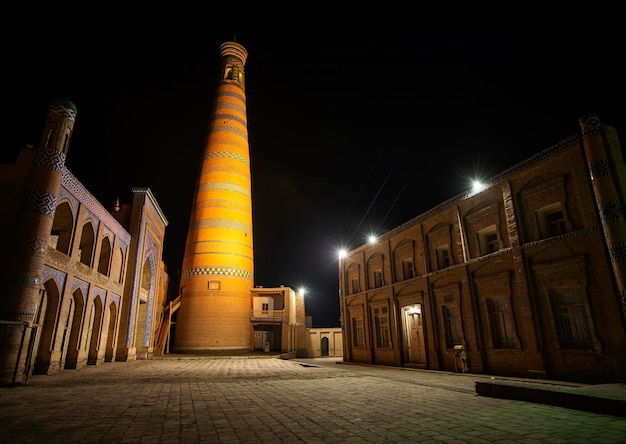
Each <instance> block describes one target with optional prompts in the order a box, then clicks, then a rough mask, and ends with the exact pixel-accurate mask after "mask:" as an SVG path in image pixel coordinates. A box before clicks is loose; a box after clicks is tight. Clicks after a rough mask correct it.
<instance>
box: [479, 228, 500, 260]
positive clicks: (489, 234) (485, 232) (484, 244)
mask: <svg viewBox="0 0 626 444" xmlns="http://www.w3.org/2000/svg"><path fill="white" fill-rule="evenodd" d="M478 245H479V247H480V255H481V256H484V255H486V254H491V253H495V252H496V251H498V250H499V249H500V244H499V242H498V231H497V230H496V226H495V225H490V226H488V227H486V228H483V229H482V230H480V231H479V232H478Z"/></svg>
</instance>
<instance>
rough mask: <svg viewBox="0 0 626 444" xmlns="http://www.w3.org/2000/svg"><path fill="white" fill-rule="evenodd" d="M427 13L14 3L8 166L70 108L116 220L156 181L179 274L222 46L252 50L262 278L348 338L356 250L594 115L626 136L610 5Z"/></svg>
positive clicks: (79, 173) (251, 112)
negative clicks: (300, 293) (50, 113)
mask: <svg viewBox="0 0 626 444" xmlns="http://www.w3.org/2000/svg"><path fill="white" fill-rule="evenodd" d="M420 12H421V13H420V14H418V15H415V13H414V12H409V11H408V10H407V11H404V10H398V11H394V12H387V11H385V9H384V8H383V9H382V10H377V11H374V12H371V13H370V12H368V11H367V10H365V11H363V10H362V11H350V12H343V13H342V12H341V11H339V13H338V12H337V10H333V11H325V10H322V9H315V10H313V9H306V8H304V9H302V10H301V11H300V12H298V13H294V12H287V11H285V10H277V9H248V10H242V9H233V8H231V9H223V10H218V9H208V8H205V9H204V10H202V9H193V8H182V7H180V8H175V7H169V8H165V7H163V8H161V9H159V8H158V7H153V8H152V9H151V10H136V11H132V10H127V9H126V10H125V11H124V14H125V15H123V16H122V15H120V11H119V10H114V11H104V12H103V11H96V10H95V9H93V10H91V11H89V12H85V13H81V11H76V10H73V11H72V12H71V13H69V15H67V14H68V13H67V11H65V10H61V11H60V10H59V9H58V6H55V7H54V8H52V7H50V10H48V11H40V12H39V13H38V14H36V15H33V12H32V11H19V10H18V11H17V12H14V14H13V16H11V17H9V16H7V20H9V21H10V22H11V26H8V27H4V29H3V31H2V36H3V47H4V51H3V67H4V70H3V72H4V74H5V76H3V77H4V85H5V88H6V90H7V91H6V94H8V97H7V98H5V109H4V113H3V115H4V119H3V127H4V134H5V135H7V137H6V138H5V140H4V143H3V153H2V154H3V159H10V158H11V156H12V153H13V152H14V150H15V149H17V148H19V147H21V146H24V145H25V144H27V143H32V144H37V143H38V140H39V136H40V134H41V130H42V125H43V122H44V119H45V115H46V113H47V110H48V105H49V103H50V102H52V101H53V100H55V99H57V98H60V97H68V98H69V99H70V100H72V101H73V102H74V103H75V104H76V106H77V108H78V115H77V120H76V125H75V132H74V136H73V138H72V141H71V145H70V150H69V154H68V158H67V163H66V165H67V167H68V168H69V169H70V171H71V172H72V173H73V174H74V175H75V176H76V177H77V178H78V179H79V180H80V181H81V182H82V183H83V184H84V185H85V186H86V187H87V189H88V190H89V191H90V192H91V193H92V194H93V195H94V196H95V197H96V198H97V199H98V200H100V201H101V202H102V203H103V205H105V206H106V207H108V208H112V206H113V204H114V203H115V200H116V198H118V197H119V198H120V199H121V200H122V202H125V203H130V202H131V201H132V191H131V188H132V187H136V186H137V187H144V186H145V187H149V188H150V189H151V190H152V192H153V193H154V195H155V197H156V199H157V201H158V202H159V204H160V205H161V207H162V209H163V211H164V213H165V215H166V217H167V219H168V221H169V226H168V227H167V230H166V238H165V239H166V241H165V252H164V260H165V263H166V265H167V267H168V270H169V271H170V273H174V271H175V270H177V269H179V268H180V265H181V263H182V255H183V251H184V245H185V236H186V230H187V223H188V219H189V211H190V208H191V201H192V198H193V192H194V184H195V180H196V173H197V165H198V161H199V159H200V157H201V155H202V152H203V149H204V139H205V135H206V129H207V124H208V122H209V116H210V113H211V105H212V101H213V94H214V91H215V86H216V80H217V75H218V72H217V70H218V67H219V45H220V44H221V43H222V42H224V41H227V40H232V39H233V38H236V40H237V41H238V42H239V43H241V44H242V45H243V46H244V47H245V48H246V49H247V50H248V53H249V57H248V61H247V63H246V75H247V84H246V94H247V100H248V105H247V110H248V131H249V142H250V154H251V160H252V179H253V211H254V236H255V237H254V245H255V284H256V285H263V286H265V287H271V286H278V285H281V284H283V285H286V286H290V287H293V288H294V289H297V288H299V287H300V286H305V287H306V288H307V290H308V292H307V296H306V308H307V314H309V315H311V316H313V325H314V326H316V327H330V326H339V302H338V296H337V288H338V281H337V257H336V251H337V249H338V248H339V247H340V246H348V247H356V246H358V245H360V244H362V243H363V242H364V239H365V236H366V235H367V234H369V233H370V231H373V232H382V231H384V230H385V229H390V228H394V227H396V226H398V225H400V224H401V223H404V222H406V221H408V220H410V219H411V218H413V217H415V216H418V215H419V214H421V213H423V212H425V211H426V210H428V209H429V208H432V207H433V206H435V205H436V204H438V203H440V202H442V201H444V200H446V199H448V198H451V197H453V196H455V195H457V194H459V193H461V192H463V191H465V190H466V189H467V188H468V186H469V181H470V180H471V179H472V178H474V177H478V178H489V177H491V176H493V175H495V174H497V173H498V172H500V171H502V170H504V169H506V168H508V167H510V166H512V165H514V164H516V163H518V162H520V161H522V160H524V159H526V158H527V157H530V156H531V155H533V154H535V153H537V152H539V151H541V150H543V149H545V148H548V147H549V146H551V145H553V144H555V143H557V142H559V141H561V140H563V139H565V138H567V137H569V136H571V135H573V134H576V133H577V132H578V130H579V126H578V118H579V117H581V116H584V115H586V114H590V113H596V114H597V115H599V117H600V119H601V121H602V122H603V123H605V124H609V125H613V126H615V127H616V128H617V130H618V132H622V133H623V134H626V111H625V105H626V77H625V74H626V65H625V63H626V62H625V59H624V51H623V48H622V47H621V46H620V43H619V41H618V37H620V38H621V36H620V33H621V32H622V31H621V29H622V26H621V25H619V24H618V23H617V19H614V20H613V19H612V18H611V17H613V16H614V15H613V14H610V11H605V10H603V11H598V12H597V13H594V11H593V10H591V11H589V10H585V11H581V13H580V14H579V16H577V17H574V16H566V15H564V14H563V13H561V12H559V13H558V14H555V15H554V16H553V17H547V16H546V15H545V14H544V13H542V14H541V15H538V14H535V13H534V12H533V11H527V12H520V11H506V12H505V11H497V10H491V11H489V12H490V15H486V16H482V18H481V14H480V13H481V11H474V13H476V14H475V15H476V17H471V16H469V15H465V14H463V13H462V12H459V11H457V14H450V13H449V12H448V13H440V14H433V13H431V12H429V13H425V11H423V10H421V11H420ZM454 15H456V17H455V18H453V16H454ZM539 19H540V20H541V21H539ZM614 22H615V23H614Z"/></svg>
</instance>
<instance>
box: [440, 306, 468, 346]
mask: <svg viewBox="0 0 626 444" xmlns="http://www.w3.org/2000/svg"><path fill="white" fill-rule="evenodd" d="M441 311H442V315H443V327H444V336H445V341H446V348H454V346H455V345H459V344H463V336H462V335H461V318H460V317H459V309H458V307H448V306H444V307H441Z"/></svg>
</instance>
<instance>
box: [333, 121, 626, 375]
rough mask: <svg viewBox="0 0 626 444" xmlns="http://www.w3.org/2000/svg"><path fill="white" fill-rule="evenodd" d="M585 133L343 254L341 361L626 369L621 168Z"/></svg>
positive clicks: (617, 156) (609, 136)
mask: <svg viewBox="0 0 626 444" xmlns="http://www.w3.org/2000/svg"><path fill="white" fill-rule="evenodd" d="M580 128H581V132H580V134H578V135H574V136H572V137H570V138H568V139H565V140H563V141H562V142H560V143H558V144H556V145H554V146H552V147H550V148H548V149H546V150H544V151H542V152H540V153H538V154H537V155H535V156H533V157H531V158H529V159H527V160H525V161H524V162H521V163H519V164H518V165H515V166H513V167H511V168H509V169H508V170H506V171H503V172H502V173H500V174H498V175H497V176H495V177H493V178H492V179H491V180H490V181H489V182H488V183H487V184H485V186H484V188H483V189H482V190H473V191H471V192H468V193H464V194H462V195H458V196H456V197H453V198H451V199H449V200H448V201H446V202H443V203H441V204H440V205H438V206H436V207H435V208H432V209H431V210H429V211H427V212H425V213H423V214H421V215H419V216H417V217H415V218H414V219H412V220H410V221H408V222H407V223H405V224H403V225H401V226H399V227H397V228H395V229H393V230H391V231H388V232H386V233H384V234H383V235H381V236H380V237H379V238H378V240H377V242H376V243H373V244H366V245H362V246H359V247H358V248H355V249H353V250H351V251H349V252H348V253H347V255H346V256H345V257H344V258H343V259H341V260H340V263H339V274H340V285H339V286H340V295H341V296H340V301H341V302H340V304H341V307H340V309H341V317H342V328H343V332H344V333H343V336H344V337H343V346H344V352H343V359H344V361H346V362H356V363H369V364H379V365H392V366H410V367H417V368H424V369H436V370H445V371H469V372H473V373H486V374H493V375H507V376H521V377H535V378H552V379H560V380H571V381H581V382H604V381H614V380H622V381H623V380H626V333H625V332H626V322H625V313H626V292H625V283H626V217H625V216H626V205H625V196H626V169H625V166H624V160H623V154H622V151H621V147H620V144H619V140H618V136H617V133H616V131H615V129H614V128H613V127H611V126H605V125H602V123H601V122H600V120H599V118H598V117H597V116H589V117H586V118H584V119H580Z"/></svg>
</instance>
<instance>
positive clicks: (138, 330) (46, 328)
mask: <svg viewBox="0 0 626 444" xmlns="http://www.w3.org/2000/svg"><path fill="white" fill-rule="evenodd" d="M142 268H143V272H142V278H141V282H140V287H141V290H140V293H142V294H143V295H145V296H147V297H145V296H144V297H136V298H135V297H131V298H129V303H128V304H123V303H122V298H121V297H119V296H116V295H114V294H113V293H110V292H104V291H102V292H100V293H96V292H89V291H88V286H87V285H85V286H81V285H75V287H74V288H72V289H71V291H70V290H68V291H66V292H65V293H64V291H63V289H62V288H63V285H59V284H58V282H57V279H55V277H54V276H49V278H48V279H46V280H44V283H43V286H42V289H41V290H40V300H39V304H38V306H37V311H36V315H35V321H34V323H33V325H32V330H31V334H30V341H31V342H30V346H29V355H30V357H29V358H28V364H27V365H29V366H30V367H31V371H32V373H34V374H54V373H57V372H59V371H61V370H63V369H75V368H80V367H82V366H84V365H97V364H101V363H104V362H113V361H115V360H116V358H118V357H119V355H120V353H122V354H123V355H124V358H128V353H129V352H128V349H129V346H131V345H134V343H135V342H136V350H137V351H138V352H139V351H141V352H142V353H145V352H146V351H147V350H148V349H149V348H150V347H149V346H150V344H149V340H150V337H151V335H150V332H151V328H150V323H151V320H152V316H151V313H150V311H151V310H150V309H149V307H150V305H151V303H152V301H153V297H152V292H151V291H150V287H151V286H152V285H153V283H154V282H153V273H152V269H151V266H150V259H149V258H147V259H146V260H145V261H144V265H143V267H142ZM123 305H126V306H127V308H128V309H129V313H127V315H126V316H130V317H131V319H134V322H131V323H130V325H131V327H130V330H129V331H127V330H126V329H122V328H120V320H121V318H122V317H124V316H122V310H124V311H125V310H126V309H124V308H123ZM133 306H134V308H133V309H131V307H133ZM134 338H137V339H134ZM130 348H134V347H130ZM120 350H122V351H120Z"/></svg>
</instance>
